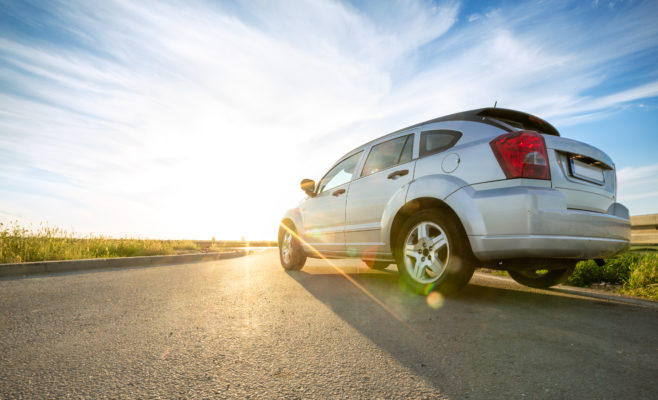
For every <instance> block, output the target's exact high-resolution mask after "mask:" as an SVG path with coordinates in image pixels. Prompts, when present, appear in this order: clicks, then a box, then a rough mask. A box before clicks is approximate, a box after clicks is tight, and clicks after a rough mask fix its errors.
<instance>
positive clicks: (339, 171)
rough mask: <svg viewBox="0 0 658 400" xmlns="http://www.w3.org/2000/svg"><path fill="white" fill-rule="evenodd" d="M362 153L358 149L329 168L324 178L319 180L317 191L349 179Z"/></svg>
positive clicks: (331, 187) (328, 188)
mask: <svg viewBox="0 0 658 400" xmlns="http://www.w3.org/2000/svg"><path fill="white" fill-rule="evenodd" d="M362 153H363V152H362V151H360V152H358V153H356V154H354V155H352V156H350V157H348V158H346V159H344V160H343V161H341V162H340V163H338V164H337V165H336V166H335V167H333V168H332V169H331V170H329V172H327V174H326V175H325V176H324V178H322V179H321V180H320V184H319V185H318V193H322V192H325V191H327V190H331V189H333V188H335V187H337V186H340V185H342V184H344V183H347V182H349V181H351V180H352V175H353V174H354V169H355V168H356V164H357V163H358V162H359V159H360V158H361V154H362Z"/></svg>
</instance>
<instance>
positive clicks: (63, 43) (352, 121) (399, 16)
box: [0, 0, 658, 237]
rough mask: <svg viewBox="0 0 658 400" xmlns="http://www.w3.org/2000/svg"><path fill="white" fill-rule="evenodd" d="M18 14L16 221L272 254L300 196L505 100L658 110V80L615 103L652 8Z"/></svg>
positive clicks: (655, 32) (2, 121) (67, 9)
mask: <svg viewBox="0 0 658 400" xmlns="http://www.w3.org/2000/svg"><path fill="white" fill-rule="evenodd" d="M3 6H6V7H3V10H4V11H0V13H2V12H4V13H5V15H6V16H8V18H10V19H11V18H14V19H15V20H17V21H20V23H19V25H20V24H23V25H21V26H22V27H21V26H19V27H17V28H15V29H14V30H10V29H6V30H2V31H0V59H1V60H2V62H1V63H0V77H1V78H0V132H1V133H0V152H1V154H0V155H2V156H3V157H2V158H0V182H2V185H1V186H0V196H1V198H2V200H1V201H0V208H1V209H2V210H3V212H5V214H7V215H8V214H12V213H13V214H12V215H15V216H20V217H22V218H24V219H26V220H33V221H39V220H42V219H47V220H50V221H51V222H53V223H58V224H61V225H64V226H67V227H68V226H69V225H72V226H73V227H74V228H76V229H77V230H79V231H80V230H81V231H88V230H96V231H103V232H107V233H112V234H121V233H138V234H144V235H151V236H169V237H172V236H177V237H181V236H188V237H209V236H212V235H215V236H217V237H220V236H227V237H228V236H233V237H234V236H235V235H239V236H241V235H247V236H255V237H272V236H273V235H274V232H275V231H276V225H277V220H278V217H279V215H280V213H281V212H282V211H283V210H284V209H285V208H286V207H288V206H290V205H293V204H294V202H295V201H296V200H297V199H298V198H299V197H300V194H301V192H299V191H298V190H297V188H296V186H297V182H298V181H299V179H301V178H302V177H315V178H317V177H319V175H321V174H322V173H323V172H324V170H325V169H326V168H327V167H328V166H329V164H330V163H331V162H333V161H335V158H336V157H337V156H338V155H340V154H342V153H344V152H346V151H348V150H349V149H350V148H352V147H354V146H356V145H359V144H360V143H361V142H363V141H365V140H368V139H371V138H373V137H376V136H379V135H381V134H384V133H386V132H389V131H391V130H394V129H397V128H399V127H402V126H404V125H407V124H411V123H414V122H418V121H419V120H422V119H427V118H431V117H435V116H438V115H442V114H446V113H448V112H453V111H458V110H462V109H467V108H476V107H481V106H487V105H492V104H493V102H494V101H496V100H498V101H499V105H502V106H505V107H510V108H521V109H523V110H527V111H530V112H535V113H538V114H540V115H542V116H544V117H546V118H551V121H552V122H553V121H558V122H559V123H562V122H564V123H574V124H575V123H579V121H581V120H583V119H586V118H596V117H597V116H599V115H605V113H606V112H607V111H609V110H611V109H615V108H617V107H620V106H621V105H623V104H625V103H628V102H632V101H636V100H639V99H643V98H648V97H655V96H656V95H658V78H657V77H656V76H655V75H652V74H651V73H646V74H645V75H646V76H644V77H642V79H640V80H636V81H633V82H632V83H631V84H628V85H625V86H624V87H623V88H618V87H614V86H615V85H612V87H611V88H610V89H605V90H601V88H602V87H607V84H608V83H609V81H610V80H614V79H615V76H618V75H620V74H623V73H624V72H625V69H624V63H625V61H624V60H628V59H633V60H635V58H633V57H636V56H637V55H638V54H641V53H642V52H647V51H655V48H656V43H657V42H658V28H657V27H656V26H657V24H655V23H653V22H652V21H653V19H652V15H653V16H655V11H656V7H655V5H653V4H652V3H646V4H639V5H635V6H633V7H630V6H629V7H626V8H624V7H621V6H620V7H618V9H617V10H616V11H615V13H614V14H610V16H607V17H605V18H607V21H608V22H609V23H607V24H601V25H598V26H597V30H596V32H595V33H593V32H591V31H590V24H583V23H582V18H583V15H584V14H587V13H588V12H591V10H592V9H593V8H594V7H592V6H591V5H587V7H585V6H579V7H567V5H564V4H562V3H555V2H551V3H550V4H547V3H543V2H537V3H532V4H522V5H519V6H514V7H511V8H507V9H498V10H497V9H490V8H487V9H482V10H475V11H473V12H470V11H469V14H466V15H461V14H460V13H462V12H463V11H462V7H461V5H460V4H459V3H457V2H448V3H443V4H441V5H438V6H437V5H435V4H434V3H432V2H428V1H427V2H426V1H420V0H419V1H400V2H392V3H388V2H387V3H386V4H385V5H384V4H379V3H378V2H375V3H373V4H370V5H368V6H363V5H361V4H356V5H352V4H348V3H342V2H335V1H309V2H306V1H302V2H295V3H294V4H293V3H290V4H287V3H271V2H255V3H253V2H249V3H239V4H237V5H229V4H220V5H217V4H213V3H206V2H203V1H195V2H192V3H189V2H188V3H178V2H148V3H139V2H138V3H135V2H123V1H116V2H114V1H112V2H102V3H94V4H90V3H87V2H51V3H48V4H47V5H46V7H47V12H43V13H41V14H38V16H37V14H29V13H28V14H26V13H25V12H24V11H22V9H21V8H20V7H19V6H17V5H15V4H11V3H7V4H3ZM556 8H558V9H559V12H555V13H554V12H553V10H554V9H556ZM492 10H493V11H492ZM476 15H477V16H482V17H481V18H475V17H474V16H476ZM471 17H473V18H471ZM602 18H603V17H602ZM463 21H464V23H462V22H463ZM465 21H470V23H466V22H465ZM40 29H41V30H43V31H39V30H40ZM35 31H37V32H41V33H37V34H34V33H33V32H35ZM629 57H630V58H629ZM556 87H557V88H559V89H556ZM620 173H621V171H620ZM620 180H621V179H620Z"/></svg>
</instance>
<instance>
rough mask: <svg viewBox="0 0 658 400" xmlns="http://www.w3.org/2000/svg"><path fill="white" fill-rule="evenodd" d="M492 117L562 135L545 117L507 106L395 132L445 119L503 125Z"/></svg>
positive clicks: (461, 113)
mask: <svg viewBox="0 0 658 400" xmlns="http://www.w3.org/2000/svg"><path fill="white" fill-rule="evenodd" d="M491 119H495V120H499V121H500V122H504V123H508V124H509V125H512V126H514V127H517V128H522V129H528V130H536V131H538V132H540V133H545V134H548V135H554V136H560V133H559V132H558V130H557V129H555V127H554V126H553V125H551V124H549V123H548V122H546V121H544V120H543V119H541V118H539V117H536V116H534V115H531V114H528V113H524V112H521V111H516V110H511V109H507V108H493V107H487V108H478V109H475V110H468V111H462V112H458V113H455V114H450V115H446V116H443V117H439V118H434V119H430V120H429V121H425V122H420V123H418V124H414V125H411V126H407V127H406V128H402V129H398V130H397V131H395V132H392V133H397V132H402V131H404V130H407V129H411V128H416V127H418V126H422V125H425V124H431V123H434V122H443V121H474V122H482V123H485V124H490V125H495V126H498V127H501V126H500V125H499V124H497V123H495V121H491Z"/></svg>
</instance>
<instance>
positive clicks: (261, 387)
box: [0, 250, 658, 399]
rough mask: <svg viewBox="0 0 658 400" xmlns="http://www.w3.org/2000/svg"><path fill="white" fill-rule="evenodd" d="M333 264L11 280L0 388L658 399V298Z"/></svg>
mask: <svg viewBox="0 0 658 400" xmlns="http://www.w3.org/2000/svg"><path fill="white" fill-rule="evenodd" d="M333 264H336V265H338V267H337V268H336V267H333V266H331V265H330V264H329V263H328V262H326V261H321V260H309V263H308V264H307V266H306V267H305V268H304V269H303V270H302V271H299V272H294V273H287V272H285V271H284V270H283V269H282V268H281V267H280V266H279V262H278V258H277V254H276V251H275V250H267V251H265V252H263V253H261V254H256V255H252V256H248V257H243V258H237V259H231V260H218V261H210V262H204V263H197V264H185V265H172V266H161V267H150V268H128V269H116V270H100V271H99V270H96V271H89V272H79V273H62V274H52V275H42V276H32V277H25V278H6V279H2V280H0V398H62V397H71V398H190V397H191V398H317V399H324V398H385V399H388V398H405V399H406V398H449V399H514V398H517V399H524V398H526V399H542V398H546V399H569V398H571V399H585V398H592V399H594V398H595V399H621V398H627V399H656V398H658V307H656V303H653V304H649V303H644V304H643V303H637V304H628V303H624V302H621V301H616V300H614V299H613V300H606V299H601V298H593V297H590V296H582V295H579V294H574V293H573V292H570V291H568V290H563V289H562V290H560V289H558V290H550V291H548V290H532V289H526V288H523V287H521V286H519V285H517V284H515V283H514V282H512V281H509V280H507V279H503V278H499V277H496V276H487V275H484V274H482V275H480V274H477V275H476V276H475V277H474V278H473V280H472V281H471V283H470V284H469V285H468V286H467V287H466V288H465V289H464V290H463V291H462V292H461V293H460V294H459V295H458V296H457V297H454V298H448V299H445V300H443V299H440V298H430V299H429V300H430V301H429V302H428V299H426V298H424V297H419V296H416V295H413V294H410V293H405V292H404V291H401V290H400V287H399V285H398V281H397V273H396V272H395V269H394V267H389V268H390V269H392V271H384V272H379V271H370V270H368V269H366V268H365V267H364V266H363V264H362V263H360V262H359V261H355V260H349V261H345V260H341V261H336V262H335V263H333ZM428 303H429V304H428Z"/></svg>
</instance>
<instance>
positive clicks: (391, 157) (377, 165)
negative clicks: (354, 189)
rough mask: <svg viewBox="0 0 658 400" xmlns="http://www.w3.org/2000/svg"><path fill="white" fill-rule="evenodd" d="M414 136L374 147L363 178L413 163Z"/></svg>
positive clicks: (362, 173)
mask: <svg viewBox="0 0 658 400" xmlns="http://www.w3.org/2000/svg"><path fill="white" fill-rule="evenodd" d="M412 149H413V135H407V136H401V137H398V138H395V139H391V140H389V141H386V142H384V143H379V144H377V145H375V146H373V147H372V149H371V150H370V154H368V159H367V160H366V163H365V164H364V165H363V170H362V171H361V176H368V175H372V174H374V173H376V172H379V171H383V170H385V169H387V168H390V167H392V166H394V165H398V164H401V163H405V162H408V161H411V151H412Z"/></svg>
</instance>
